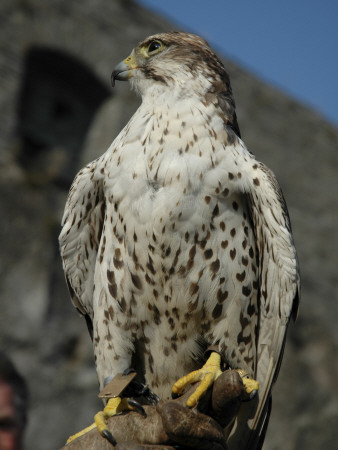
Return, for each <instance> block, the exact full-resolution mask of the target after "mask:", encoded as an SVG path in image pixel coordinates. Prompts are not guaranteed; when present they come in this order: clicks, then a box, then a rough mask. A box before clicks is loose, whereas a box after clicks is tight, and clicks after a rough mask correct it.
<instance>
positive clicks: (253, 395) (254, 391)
mask: <svg viewBox="0 0 338 450" xmlns="http://www.w3.org/2000/svg"><path fill="white" fill-rule="evenodd" d="M256 394H257V390H256V389H255V390H253V391H252V392H250V395H249V398H250V400H252V399H253V398H254V397H255V395H256Z"/></svg>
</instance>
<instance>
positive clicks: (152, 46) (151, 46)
mask: <svg viewBox="0 0 338 450" xmlns="http://www.w3.org/2000/svg"><path fill="white" fill-rule="evenodd" d="M160 47H161V44H160V43H159V42H157V41H153V42H151V43H150V44H149V47H148V52H149V53H151V52H154V51H155V50H158V49H159V48H160Z"/></svg>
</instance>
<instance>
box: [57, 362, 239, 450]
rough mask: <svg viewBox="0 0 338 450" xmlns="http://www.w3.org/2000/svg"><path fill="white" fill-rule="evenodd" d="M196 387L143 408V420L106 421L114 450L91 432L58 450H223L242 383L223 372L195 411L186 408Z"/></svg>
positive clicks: (121, 417) (131, 415)
mask: <svg viewBox="0 0 338 450" xmlns="http://www.w3.org/2000/svg"><path fill="white" fill-rule="evenodd" d="M196 386H197V385H195V386H193V387H191V388H190V389H189V390H188V391H187V392H186V393H185V394H184V395H182V396H181V397H179V398H177V399H175V400H167V401H161V402H160V403H159V405H158V406H144V409H145V411H146V413H147V417H146V418H144V417H142V416H141V415H140V414H138V413H136V412H134V411H131V412H128V413H125V414H121V415H117V416H114V417H111V418H109V419H108V422H107V424H108V427H109V430H110V431H111V433H112V435H113V436H114V438H115V439H116V441H117V443H118V444H117V445H116V446H115V447H113V446H112V445H111V444H110V443H109V442H108V441H107V440H106V439H104V438H103V437H101V435H100V434H99V433H98V431H97V430H96V429H93V430H91V431H89V432H88V433H87V434H85V435H83V436H81V437H79V438H77V439H75V440H74V441H72V442H70V443H69V444H67V445H65V446H64V447H62V449H61V450H79V449H87V450H89V449H91V450H92V449H96V450H111V449H112V448H115V449H116V450H147V449H149V450H150V449H152V450H155V449H161V450H169V449H170V450H174V447H173V445H178V444H179V445H181V446H182V447H180V448H182V449H194V448H195V449H201V450H203V449H204V450H208V449H210V450H211V449H214V450H226V449H227V445H226V438H227V435H228V433H229V431H230V429H231V424H232V422H233V419H234V418H235V416H236V414H237V412H238V409H239V407H240V403H241V401H242V400H245V399H246V393H245V389H244V387H243V383H242V380H241V378H240V376H239V375H238V373H237V372H236V371H234V370H226V371H225V372H223V373H222V375H221V376H220V377H219V378H217V380H216V381H215V383H214V385H213V388H212V389H210V391H209V392H208V393H207V394H206V396H205V397H204V398H203V401H201V402H200V403H199V406H198V410H196V409H189V408H188V407H187V406H185V402H186V400H187V398H188V396H189V394H190V393H191V389H195V388H196ZM176 448H177V447H176Z"/></svg>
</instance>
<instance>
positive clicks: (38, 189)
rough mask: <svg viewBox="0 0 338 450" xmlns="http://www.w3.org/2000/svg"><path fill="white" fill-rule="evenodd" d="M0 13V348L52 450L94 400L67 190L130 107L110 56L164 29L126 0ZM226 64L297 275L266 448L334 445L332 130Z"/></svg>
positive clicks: (7, 6) (35, 436)
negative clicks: (25, 388) (63, 255)
mask: <svg viewBox="0 0 338 450" xmlns="http://www.w3.org/2000/svg"><path fill="white" fill-rule="evenodd" d="M0 21H1V37H0V45H1V52H0V77H1V90H0V114H1V120H0V146H1V152H0V190H1V195H0V210H1V217H0V245H1V250H2V251H1V259H0V294H1V307H2V312H1V315H0V345H1V347H2V348H4V349H6V350H7V352H8V354H9V355H11V357H12V358H13V360H14V362H15V363H16V365H17V366H18V368H19V369H20V371H21V373H22V374H23V375H24V376H25V377H26V379H27V381H28V384H29V388H30V392H31V408H30V414H29V425H28V430H27V435H26V442H27V448H28V449H30V448H34V449H41V450H49V449H51V450H52V449H55V448H59V447H61V445H62V444H63V443H64V441H65V439H66V437H67V436H68V435H70V434H72V433H74V432H76V431H77V430H79V429H81V428H83V427H84V426H86V425H87V424H89V423H91V422H92V417H93V415H94V413H95V412H96V411H97V410H98V409H99V408H101V403H100V402H99V401H98V400H97V399H96V394H97V392H98V386H97V382H96V374H95V369H94V364H93V356H92V348H91V342H90V339H89V336H88V334H87V330H86V327H85V324H84V322H83V321H82V320H81V319H80V318H78V316H77V314H76V312H75V310H74V309H73V307H72V305H71V303H70V301H69V297H68V293H67V290H66V286H65V283H64V279H63V273H62V270H61V262H60V258H59V255H58V248H57V236H58V233H59V230H60V225H59V224H60V220H61V216H62V211H63V206H64V203H65V198H66V195H67V190H68V189H69V185H70V182H71V179H72V178H73V176H74V175H75V173H76V171H77V170H78V169H79V168H80V167H81V166H82V165H84V164H85V163H86V162H88V161H89V160H91V159H93V158H95V157H96V156H98V155H99V154H101V153H102V152H103V151H105V149H106V148H107V146H108V145H109V144H110V142H111V141H112V140H113V138H114V137H115V136H116V134H117V133H118V132H119V130H120V129H121V128H122V126H123V125H124V124H125V123H126V121H127V120H128V118H129V117H130V116H131V114H132V112H133V111H134V110H135V109H136V107H137V105H138V102H139V100H138V99H136V97H135V96H134V94H133V93H131V92H130V91H129V87H128V85H127V83H119V84H118V86H117V87H116V88H115V90H114V91H113V90H111V88H110V85H109V83H110V73H111V71H112V69H113V67H114V66H115V64H116V63H117V62H119V61H120V60H122V59H123V58H124V57H125V56H126V55H127V54H128V53H129V51H130V50H131V48H133V46H134V45H135V43H136V42H137V41H139V40H141V39H143V38H144V37H145V36H146V35H148V34H151V33H155V32H159V31H165V30H168V29H173V28H175V27H174V26H173V25H171V24H168V23H167V22H166V21H165V20H162V19H161V18H159V17H156V16H154V15H153V14H151V13H149V12H148V11H146V10H144V9H142V8H140V7H139V6H138V5H137V4H135V3H134V2H132V1H126V0H124V1H122V0H120V1H117V0H116V1H114V2H112V1H110V2H109V1H104V0H98V1H96V2H92V1H90V0H82V1H81V2H77V1H74V0H67V1H66V0H55V1H53V2H41V0H29V1H25V2H22V1H20V2H18V1H12V0H2V2H1V5H0ZM40 50H43V51H42V52H41V51H40ZM53 63H55V64H54V65H53ZM225 64H226V67H227V68H228V71H229V73H230V76H231V80H232V85H233V90H234V93H235V98H236V101H237V105H238V108H237V110H238V118H239V124H240V128H241V132H242V136H243V139H244V140H245V142H246V144H247V146H248V147H249V149H250V150H251V151H252V152H254V153H255V154H256V155H257V157H258V158H259V159H260V160H262V161H264V162H265V163H266V164H267V165H269V166H270V167H271V168H272V169H273V170H274V172H275V173H276V175H277V177H278V179H279V180H280V182H281V185H282V188H283V191H284V194H285V197H286V200H287V203H288V205H289V209H290V215H291V219H292V224H293V231H294V235H295V240H296V245H297V248H298V252H299V259H300V263H301V271H302V280H303V283H302V303H301V310H300V316H299V319H298V322H297V324H296V325H295V326H293V325H292V326H291V327H290V333H289V339H288V342H287V346H286V351H285V358H284V361H283V365H282V369H281V374H280V377H279V380H278V384H277V385H276V388H275V390H274V397H273V410H272V418H271V422H270V427H269V430H268V433H267V438H266V444H265V448H266V449H277V448H283V449H285V450H293V449H299V448H311V449H313V450H317V449H322V448H333V447H334V446H335V444H336V442H337V439H338V430H337V427H336V411H337V409H338V399H337V391H336V374H337V373H338V367H337V365H338V361H337V358H336V355H337V343H338V328H337V326H336V317H337V313H338V302H337V292H338V289H337V284H338V278H337V267H338V253H337V251H336V250H335V249H336V248H337V247H338V242H337V241H338V233H337V230H336V229H337V223H338V217H337V216H338V208H337V189H338V177H337V167H338V131H337V129H336V128H335V127H333V126H332V125H330V124H329V123H327V122H325V121H324V120H323V119H322V118H321V117H320V116H319V115H318V114H316V113H315V112H313V111H311V110H309V109H307V108H306V107H304V106H302V105H300V104H298V103H296V102H294V101H293V100H292V99H290V98H288V97H287V96H285V95H283V94H281V93H280V92H278V91H277V90H275V89H273V88H272V87H270V86H267V85H266V84H264V83H262V82H260V81H259V80H257V79H255V78H254V77H253V76H251V75H250V74H248V73H246V72H245V71H243V70H242V69H240V68H239V67H237V66H236V65H234V64H233V63H231V62H230V61H225ZM58 68H59V69H58ZM91 93H92V94H94V95H92V94H91ZM98 99H99V100H100V101H99V100H98ZM88 131H89V134H87V133H88ZM319 412H320V413H319ZM286 436H287V439H286Z"/></svg>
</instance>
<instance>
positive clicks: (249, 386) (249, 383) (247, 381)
mask: <svg viewBox="0 0 338 450" xmlns="http://www.w3.org/2000/svg"><path fill="white" fill-rule="evenodd" d="M236 372H238V373H239V376H240V377H241V378H242V382H243V384H244V387H245V391H246V393H247V394H248V396H249V398H252V397H253V396H254V395H255V393H256V391H258V389H259V383H258V381H256V380H254V379H252V378H249V376H248V374H247V372H246V371H245V370H243V369H237V370H236Z"/></svg>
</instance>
